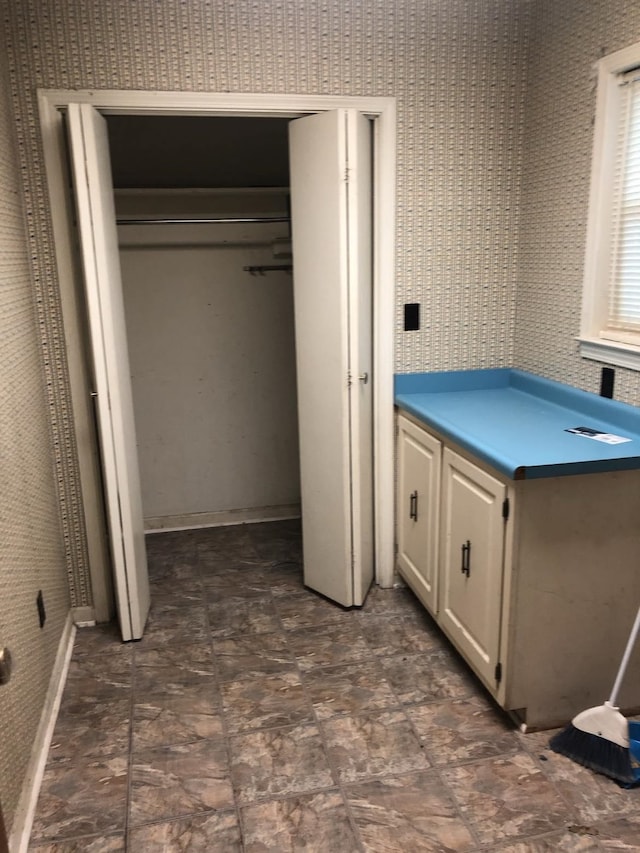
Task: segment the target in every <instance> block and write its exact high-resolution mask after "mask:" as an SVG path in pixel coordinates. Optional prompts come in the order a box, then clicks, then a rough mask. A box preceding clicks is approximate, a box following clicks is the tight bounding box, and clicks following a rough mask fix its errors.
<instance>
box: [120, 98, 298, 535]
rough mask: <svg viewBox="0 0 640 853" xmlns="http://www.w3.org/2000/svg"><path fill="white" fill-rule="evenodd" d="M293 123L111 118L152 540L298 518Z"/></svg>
mask: <svg viewBox="0 0 640 853" xmlns="http://www.w3.org/2000/svg"><path fill="white" fill-rule="evenodd" d="M288 123H289V122H288V120H287V119H273V118H222V117H220V118H218V117H177V116H132V115H129V116H125V115H120V116H119V115H111V116H108V117H107V124H108V131H109V145H110V152H111V163H112V171H113V182H114V190H115V200H116V214H117V222H118V242H119V248H120V264H121V271H122V283H123V293H124V303H125V316H126V326H127V340H128V346H129V359H130V368H131V380H132V387H133V400H134V412H135V421H136V437H137V444H138V454H139V463H140V478H141V488H142V505H143V513H144V519H145V529H146V530H147V531H152V530H167V529H175V528H188V527H200V526H208V525H216V524H220V523H225V524H227V523H234V522H242V521H255V520H273V519H278V518H287V517H297V516H299V515H300V469H299V445H298V418H297V398H296V365H295V339H294V315H293V260H292V256H291V243H290V234H291V230H290V211H289V193H288V185H289V174H288V162H289V154H288V141H287V130H288Z"/></svg>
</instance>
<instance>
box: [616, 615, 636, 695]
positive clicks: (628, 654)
mask: <svg viewBox="0 0 640 853" xmlns="http://www.w3.org/2000/svg"><path fill="white" fill-rule="evenodd" d="M638 632H640V608H638V613H637V615H636V621H635V622H634V623H633V628H632V629H631V633H630V634H629V639H628V640H627V647H626V649H625V650H624V654H623V656H622V662H621V663H620V669H619V670H618V674H617V675H616V680H615V684H614V685H613V690H612V691H611V698H610V699H609V704H610V705H613V706H614V707H615V706H616V701H617V699H618V693H619V691H620V685H621V684H622V679H623V678H624V675H625V672H626V671H627V664H628V663H629V658H630V657H631V652H632V651H633V647H634V646H635V644H636V640H637V639H638Z"/></svg>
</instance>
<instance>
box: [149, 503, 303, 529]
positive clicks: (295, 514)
mask: <svg viewBox="0 0 640 853" xmlns="http://www.w3.org/2000/svg"><path fill="white" fill-rule="evenodd" d="M288 518H300V504H284V505H283V506H259V507H253V508H251V509H228V510H222V511H221V512H195V513H187V514H185V515H159V516H156V517H155V518H145V520H144V526H145V530H144V532H145V533H169V532H171V531H173V530H197V529H198V528H200V527H225V526H228V525H231V524H256V523H257V522H261V521H284V520H285V519H288Z"/></svg>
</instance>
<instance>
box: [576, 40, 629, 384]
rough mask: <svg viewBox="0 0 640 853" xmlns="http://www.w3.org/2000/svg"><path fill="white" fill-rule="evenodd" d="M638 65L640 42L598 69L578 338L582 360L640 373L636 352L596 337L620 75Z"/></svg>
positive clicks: (604, 295) (603, 319)
mask: <svg viewBox="0 0 640 853" xmlns="http://www.w3.org/2000/svg"><path fill="white" fill-rule="evenodd" d="M638 63H640V42H639V43H637V44H634V45H631V46H630V47H627V48H624V49H623V50H619V51H617V52H616V53H612V54H610V55H609V56H605V57H603V58H602V59H601V60H599V61H598V63H597V66H596V67H597V74H598V90H597V98H596V118H595V125H594V131H593V151H592V155H591V184H590V192H589V214H588V219H587V240H586V248H585V259H584V277H583V287H582V314H581V320H580V336H579V340H580V341H581V344H580V355H582V356H583V357H584V358H591V359H595V360H596V361H607V362H609V363H611V364H616V365H619V366H621V367H629V368H630V369H632V370H638V369H640V359H637V358H633V357H632V356H631V352H632V351H630V350H629V349H628V347H626V346H625V345H624V344H622V343H620V344H619V343H617V342H615V341H609V342H608V343H606V344H601V343H600V341H599V340H598V338H599V336H600V333H601V332H602V331H603V330H604V329H605V327H606V325H607V323H608V312H609V305H608V299H609V294H608V283H609V266H610V258H611V205H612V193H613V186H614V179H613V175H614V168H615V157H616V143H617V129H618V117H619V111H620V89H619V86H618V82H617V75H619V74H621V73H624V72H625V71H627V70H629V69H630V68H633V67H634V66H635V65H638ZM616 353H619V354H618V355H616ZM605 354H606V355H607V357H606V358H605V357H604V356H605ZM616 359H619V360H616Z"/></svg>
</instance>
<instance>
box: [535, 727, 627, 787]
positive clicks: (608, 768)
mask: <svg viewBox="0 0 640 853" xmlns="http://www.w3.org/2000/svg"><path fill="white" fill-rule="evenodd" d="M549 746H550V747H551V749H552V750H553V751H554V752H557V753H559V754H560V755H564V756H566V757H567V758H570V759H571V760H572V761H575V762H576V764H582V766H583V767H588V768H589V769H590V770H594V771H595V772H596V773H602V774H603V775H604V776H608V777H609V778H610V779H614V780H615V781H616V782H619V783H620V784H621V785H626V786H631V785H634V784H637V783H638V772H637V770H634V764H633V762H632V756H631V753H630V752H629V749H628V748H626V747H624V746H620V745H619V744H617V743H613V742H612V741H610V740H607V738H604V737H600V736H599V735H595V734H591V733H589V732H584V731H582V730H581V729H578V728H576V727H575V726H574V725H573V724H569V725H568V726H567V728H566V729H564V730H563V731H561V732H558V733H557V734H555V735H554V736H553V737H552V738H551V740H550V741H549Z"/></svg>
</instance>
